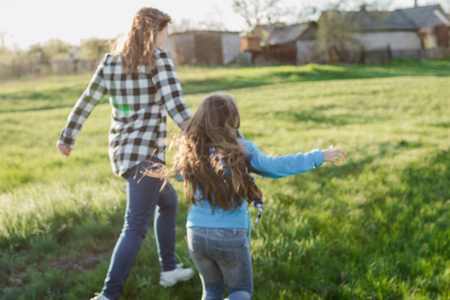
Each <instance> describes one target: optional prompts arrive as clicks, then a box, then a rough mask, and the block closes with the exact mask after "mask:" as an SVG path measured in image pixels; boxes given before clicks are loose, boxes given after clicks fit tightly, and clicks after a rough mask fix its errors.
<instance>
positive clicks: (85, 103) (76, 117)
mask: <svg viewBox="0 0 450 300" xmlns="http://www.w3.org/2000/svg"><path fill="white" fill-rule="evenodd" d="M105 58H106V57H105ZM105 58H104V59H105ZM104 59H103V60H102V62H101V63H100V65H99V66H98V68H97V71H96V72H95V74H94V76H92V79H91V81H90V83H89V85H88V87H87V88H86V90H85V91H84V93H83V94H82V95H81V97H80V98H79V99H78V101H77V103H76V104H75V105H74V107H73V108H72V111H71V112H70V114H69V116H68V117H67V123H66V126H65V127H64V128H63V130H62V132H61V137H60V139H59V140H58V141H57V142H56V148H58V150H59V152H61V153H62V154H63V155H65V156H69V154H70V152H71V150H72V148H73V146H74V144H75V139H76V137H77V135H78V133H79V132H80V130H81V127H82V126H83V124H84V122H85V121H86V119H87V117H88V116H89V115H90V114H91V112H92V110H93V109H94V107H95V106H96V105H97V104H98V103H99V102H100V100H101V99H102V98H103V95H105V93H106V87H105V82H104V80H103V66H104Z"/></svg>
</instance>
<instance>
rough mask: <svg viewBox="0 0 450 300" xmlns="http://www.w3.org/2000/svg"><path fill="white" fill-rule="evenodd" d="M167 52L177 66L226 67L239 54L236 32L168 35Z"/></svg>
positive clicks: (197, 32) (192, 32)
mask: <svg viewBox="0 0 450 300" xmlns="http://www.w3.org/2000/svg"><path fill="white" fill-rule="evenodd" d="M165 48H166V49H167V51H168V52H169V54H170V56H171V57H172V59H173V61H174V63H175V64H177V65H183V64H206V65H217V66H220V65H228V64H230V63H231V62H233V61H234V60H235V59H236V58H237V57H238V56H239V53H240V37H239V33H238V32H230V31H186V32H177V33H172V34H170V35H169V38H168V40H167V43H166V47H165Z"/></svg>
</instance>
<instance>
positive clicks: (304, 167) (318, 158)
mask: <svg viewBox="0 0 450 300" xmlns="http://www.w3.org/2000/svg"><path fill="white" fill-rule="evenodd" d="M244 148H245V152H246V153H247V159H246V160H247V165H249V171H251V172H253V173H255V174H258V175H261V176H264V177H270V178H281V177H286V176H289V175H295V174H301V173H305V172H307V171H309V170H311V169H313V168H316V167H319V166H321V165H322V164H323V154H322V150H320V149H314V150H312V151H310V152H307V153H301V152H299V153H297V154H288V155H283V156H276V157H271V156H267V155H266V154H264V153H262V152H261V151H260V150H259V148H258V146H256V145H255V144H254V143H253V142H251V141H248V140H245V141H244Z"/></svg>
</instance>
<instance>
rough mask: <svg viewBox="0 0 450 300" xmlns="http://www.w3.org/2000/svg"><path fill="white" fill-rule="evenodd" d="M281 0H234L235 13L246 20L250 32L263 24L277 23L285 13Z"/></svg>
mask: <svg viewBox="0 0 450 300" xmlns="http://www.w3.org/2000/svg"><path fill="white" fill-rule="evenodd" d="M281 2H282V1H281V0H232V7H233V11H234V12H235V13H237V14H239V15H240V16H241V17H242V18H244V20H245V23H246V25H247V27H248V30H249V32H253V30H254V29H255V27H257V26H258V25H261V24H263V23H269V24H270V23H272V22H277V21H279V20H280V18H281V17H282V16H283V13H285V9H283V7H282V3H281Z"/></svg>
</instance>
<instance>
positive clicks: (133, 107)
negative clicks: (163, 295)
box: [57, 8, 194, 300]
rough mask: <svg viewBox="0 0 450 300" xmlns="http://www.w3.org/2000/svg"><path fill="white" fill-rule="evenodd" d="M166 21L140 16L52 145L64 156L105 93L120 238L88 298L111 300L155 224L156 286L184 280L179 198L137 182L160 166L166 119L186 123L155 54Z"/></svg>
mask: <svg viewBox="0 0 450 300" xmlns="http://www.w3.org/2000/svg"><path fill="white" fill-rule="evenodd" d="M169 22H170V17H169V16H168V15H167V14H165V13H163V12H161V11H159V10H157V9H154V8H142V9H140V10H139V11H138V12H137V13H136V15H135V17H134V19H133V23H132V27H131V30H130V31H129V33H128V37H127V39H126V41H125V43H124V45H123V47H122V48H121V49H120V50H118V51H116V52H114V53H112V54H106V55H105V56H104V58H103V59H102V61H101V63H100V65H99V66H98V69H97V71H96V72H95V74H94V76H93V77H92V79H91V82H90V83H89V85H88V87H87V89H86V90H85V92H84V93H83V94H82V95H81V97H80V99H79V100H78V101H77V103H76V104H75V106H74V107H73V109H72V111H71V113H70V114H69V117H68V120H67V124H66V126H65V127H64V129H63V130H62V133H61V137H60V139H59V140H58V142H57V148H58V150H59V151H60V152H61V153H62V154H64V155H66V156H68V155H69V154H70V152H71V150H72V148H73V146H74V143H75V139H76V137H77V135H78V133H79V132H80V130H81V127H82V126H83V123H84V121H85V120H86V119H87V117H88V116H89V114H90V113H91V111H92V110H93V108H94V107H95V106H96V105H97V104H98V103H99V102H100V100H101V99H102V98H103V96H104V95H105V94H108V95H109V102H110V104H111V109H112V114H111V115H112V117H111V127H110V131H109V151H108V152H109V157H110V161H111V166H112V169H113V172H114V173H115V174H116V175H117V176H122V177H124V178H125V179H126V180H127V205H126V211H125V222H124V225H123V229H122V233H121V235H120V237H119V239H118V240H117V243H116V246H115V248H114V251H113V254H112V257H111V262H110V266H109V270H108V273H107V275H106V279H105V283H104V286H103V290H102V292H101V293H100V294H99V295H97V296H96V297H95V298H92V299H103V300H107V299H111V300H112V299H117V298H118V297H119V295H120V294H121V292H122V289H123V284H124V282H125V280H126V278H127V276H128V273H129V271H130V269H131V267H132V265H133V263H134V261H135V258H136V256H137V253H138V251H139V248H140V246H141V244H142V241H143V239H144V237H145V235H146V233H147V230H148V228H149V226H150V223H151V219H152V216H153V214H154V212H155V208H156V206H158V210H157V213H156V214H155V218H154V231H155V239H156V243H157V246H158V254H159V258H160V259H159V260H160V263H161V268H162V272H161V279H160V284H161V285H164V286H171V285H174V284H175V283H176V282H178V281H183V280H188V279H190V278H191V277H192V276H193V275H194V272H193V270H192V269H183V268H181V266H180V265H177V261H176V258H175V218H176V212H177V204H178V199H177V195H176V192H175V190H174V189H173V187H172V186H171V185H170V184H166V185H165V187H164V189H163V190H162V191H161V187H162V184H163V181H161V180H160V179H156V178H151V177H148V176H144V177H143V176H141V173H143V172H144V171H145V170H148V169H151V168H152V166H153V165H154V164H161V163H164V161H165V156H164V150H165V147H164V143H163V142H164V139H165V138H166V136H167V127H166V116H167V114H169V115H170V117H171V118H172V119H173V120H174V121H175V123H176V124H177V125H178V126H179V127H181V128H183V127H184V124H185V122H186V121H187V120H188V119H189V118H190V117H191V112H190V111H189V109H188V107H187V106H186V104H185V102H184V98H183V93H182V91H181V85H180V82H179V80H178V76H177V73H176V71H175V68H174V65H173V62H172V60H171V59H170V58H169V56H168V55H167V54H166V52H164V51H163V50H162V49H160V48H159V47H161V46H162V45H163V44H164V43H165V42H166V39H167V29H168V24H169Z"/></svg>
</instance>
